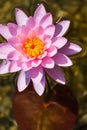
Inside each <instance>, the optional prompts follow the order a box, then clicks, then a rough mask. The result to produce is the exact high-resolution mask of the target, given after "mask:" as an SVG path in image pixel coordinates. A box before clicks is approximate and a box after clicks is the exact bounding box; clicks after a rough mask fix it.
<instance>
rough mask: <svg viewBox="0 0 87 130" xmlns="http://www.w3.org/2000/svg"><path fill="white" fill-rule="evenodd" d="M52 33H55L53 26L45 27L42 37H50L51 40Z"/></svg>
mask: <svg viewBox="0 0 87 130" xmlns="http://www.w3.org/2000/svg"><path fill="white" fill-rule="evenodd" d="M54 32H55V26H54V25H49V26H47V27H46V28H45V30H44V35H48V36H50V37H51V38H52V37H53V35H54Z"/></svg>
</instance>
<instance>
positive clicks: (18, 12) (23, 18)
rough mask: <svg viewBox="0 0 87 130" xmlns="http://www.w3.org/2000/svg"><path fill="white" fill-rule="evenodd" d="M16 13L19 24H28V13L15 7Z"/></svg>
mask: <svg viewBox="0 0 87 130" xmlns="http://www.w3.org/2000/svg"><path fill="white" fill-rule="evenodd" d="M15 13H16V21H17V24H18V25H19V26H22V25H26V23H27V20H28V17H27V15H26V14H25V13H24V12H23V11H22V10H20V9H18V8H16V9H15Z"/></svg>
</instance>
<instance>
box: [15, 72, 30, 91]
mask: <svg viewBox="0 0 87 130" xmlns="http://www.w3.org/2000/svg"><path fill="white" fill-rule="evenodd" d="M29 82H30V75H29V72H28V71H26V72H24V71H21V72H20V74H19V77H18V81H17V87H18V91H19V92H22V91H23V90H25V89H26V87H27V86H28V84H29Z"/></svg>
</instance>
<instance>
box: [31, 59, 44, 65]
mask: <svg viewBox="0 0 87 130" xmlns="http://www.w3.org/2000/svg"><path fill="white" fill-rule="evenodd" d="M41 62H42V60H39V59H34V60H32V67H38V66H39V65H40V64H41Z"/></svg>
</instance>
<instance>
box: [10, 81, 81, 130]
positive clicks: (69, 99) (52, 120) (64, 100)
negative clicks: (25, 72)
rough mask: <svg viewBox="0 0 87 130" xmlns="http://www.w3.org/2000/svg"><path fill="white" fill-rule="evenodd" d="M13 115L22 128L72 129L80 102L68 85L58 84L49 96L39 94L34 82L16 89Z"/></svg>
mask: <svg viewBox="0 0 87 130" xmlns="http://www.w3.org/2000/svg"><path fill="white" fill-rule="evenodd" d="M12 111H13V115H14V118H15V120H16V121H17V123H18V126H19V129H20V130H71V129H72V127H73V125H74V123H75V121H76V118H77V114H78V103H77V100H76V99H75V97H74V96H73V94H72V92H71V91H70V89H69V88H68V87H67V86H64V85H63V86H62V85H59V84H57V85H56V86H55V87H54V89H53V90H52V91H51V92H50V94H49V96H46V93H44V94H43V95H42V96H38V95H37V94H36V92H35V91H34V89H33V84H32V82H31V83H30V85H29V87H28V88H27V89H26V90H25V91H23V92H21V93H20V92H18V91H17V89H16V91H15V94H14V97H13V108H12Z"/></svg>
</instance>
